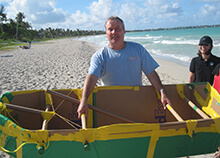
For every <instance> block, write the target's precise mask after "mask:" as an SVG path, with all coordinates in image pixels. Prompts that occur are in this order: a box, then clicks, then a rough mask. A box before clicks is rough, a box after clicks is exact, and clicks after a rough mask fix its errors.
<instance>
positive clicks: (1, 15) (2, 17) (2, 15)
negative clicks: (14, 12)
mask: <svg viewBox="0 0 220 158" xmlns="http://www.w3.org/2000/svg"><path fill="white" fill-rule="evenodd" d="M4 11H5V7H4V6H3V5H2V4H1V8H0V20H1V23H2V22H3V21H6V20H7V18H6V14H5V13H4Z"/></svg>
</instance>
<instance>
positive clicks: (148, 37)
mask: <svg viewBox="0 0 220 158" xmlns="http://www.w3.org/2000/svg"><path fill="white" fill-rule="evenodd" d="M162 37H163V36H149V35H146V36H140V37H138V36H133V37H132V36H125V40H158V39H160V38H162Z"/></svg>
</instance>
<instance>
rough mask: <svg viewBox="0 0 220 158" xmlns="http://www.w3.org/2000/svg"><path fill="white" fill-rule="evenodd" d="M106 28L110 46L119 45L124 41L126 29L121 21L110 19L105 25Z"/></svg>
mask: <svg viewBox="0 0 220 158" xmlns="http://www.w3.org/2000/svg"><path fill="white" fill-rule="evenodd" d="M105 29H106V31H105V32H106V36H107V38H108V41H109V44H110V47H111V46H112V47H115V46H116V47H117V45H120V44H122V43H124V34H125V29H124V28H123V25H122V23H121V22H120V21H118V20H115V21H114V20H109V21H108V22H107V23H106V25H105Z"/></svg>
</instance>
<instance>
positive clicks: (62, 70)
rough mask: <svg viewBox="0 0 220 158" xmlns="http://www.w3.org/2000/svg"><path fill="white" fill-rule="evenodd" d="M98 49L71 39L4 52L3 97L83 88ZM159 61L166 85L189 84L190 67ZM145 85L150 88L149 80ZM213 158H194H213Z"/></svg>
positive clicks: (0, 91) (0, 78)
mask: <svg viewBox="0 0 220 158" xmlns="http://www.w3.org/2000/svg"><path fill="white" fill-rule="evenodd" d="M98 49H99V47H97V46H94V45H92V43H89V42H83V41H78V40H75V39H73V38H72V39H71V38H69V39H59V40H53V41H47V42H42V43H36V44H33V45H32V47H31V49H27V50H24V49H21V48H17V49H14V50H11V51H0V67H1V69H0V95H1V94H3V93H4V92H7V91H20V90H32V89H70V88H82V87H83V83H84V80H85V77H86V75H87V71H88V68H89V62H90V58H91V56H92V54H93V53H94V52H95V51H96V50H98ZM7 56H8V57H7ZM156 61H157V62H158V63H159V65H160V67H159V68H158V69H157V70H156V71H157V72H158V74H159V76H160V78H161V80H162V83H163V84H178V83H187V82H188V77H189V70H188V67H187V66H182V65H179V64H177V63H173V62H169V61H164V60H160V59H156ZM143 84H144V85H149V84H150V83H149V81H148V80H147V79H146V77H145V78H143ZM213 155H214V154H208V155H200V156H192V158H193V157H194V158H211V157H213ZM0 157H1V153H0Z"/></svg>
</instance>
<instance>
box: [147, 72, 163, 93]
mask: <svg viewBox="0 0 220 158" xmlns="http://www.w3.org/2000/svg"><path fill="white" fill-rule="evenodd" d="M147 78H148V80H149V81H150V83H151V84H152V86H154V88H155V89H156V90H157V91H158V92H160V90H161V89H163V85H162V83H161V80H160V78H159V76H158V74H157V73H156V72H155V71H153V72H151V73H150V74H148V75H147Z"/></svg>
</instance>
